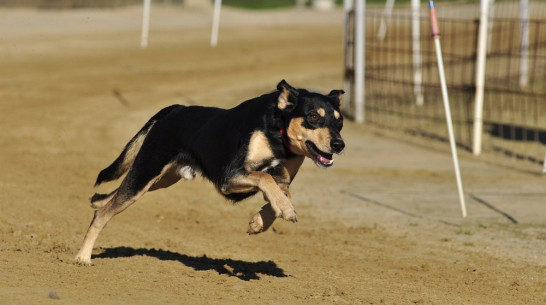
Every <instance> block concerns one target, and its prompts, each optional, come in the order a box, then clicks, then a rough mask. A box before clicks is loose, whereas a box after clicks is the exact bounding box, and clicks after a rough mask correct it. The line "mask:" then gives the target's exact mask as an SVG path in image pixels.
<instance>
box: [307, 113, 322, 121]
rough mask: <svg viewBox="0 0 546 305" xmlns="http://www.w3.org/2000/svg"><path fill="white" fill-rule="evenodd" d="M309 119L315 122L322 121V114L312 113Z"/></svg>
mask: <svg viewBox="0 0 546 305" xmlns="http://www.w3.org/2000/svg"><path fill="white" fill-rule="evenodd" d="M309 120H310V121H311V122H313V123H317V122H318V121H320V116H319V115H318V114H316V113H311V114H310V115H309Z"/></svg>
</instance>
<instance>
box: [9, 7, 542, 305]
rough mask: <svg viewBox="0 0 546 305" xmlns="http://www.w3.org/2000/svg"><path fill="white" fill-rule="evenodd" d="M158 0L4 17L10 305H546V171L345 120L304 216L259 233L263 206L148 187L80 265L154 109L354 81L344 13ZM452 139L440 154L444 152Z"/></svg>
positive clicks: (307, 186) (302, 189)
mask: <svg viewBox="0 0 546 305" xmlns="http://www.w3.org/2000/svg"><path fill="white" fill-rule="evenodd" d="M210 16H211V12H210V10H209V9H205V8H184V9H182V8H172V7H160V6H154V7H153V8H152V24H151V33H150V45H149V47H148V48H147V49H140V47H139V40H140V32H139V31H140V18H141V11H140V8H139V7H132V8H122V9H115V10H105V11H102V10H78V11H37V10H31V9H12V10H0V71H1V72H0V126H1V131H2V132H1V133H0V145H1V147H2V149H1V150H0V169H1V172H0V194H1V195H0V211H1V212H0V304H2V305H3V304H96V303H97V302H99V301H100V303H103V304H135V305H136V304H330V303H336V304H338V303H339V304H546V224H545V222H544V220H545V219H546V191H545V187H544V186H545V182H546V181H545V180H544V179H545V177H543V176H540V175H533V174H530V173H527V172H521V171H517V170H514V169H512V168H510V167H505V166H498V165H496V164H493V163H490V162H484V161H483V160H479V159H475V158H472V157H470V156H468V155H467V154H466V153H464V152H461V169H462V173H463V182H464V187H465V194H466V200H467V205H468V213H469V216H468V217H467V218H466V219H463V218H462V217H461V216H460V208H459V203H458V199H457V192H456V186H455V181H454V180H455V179H454V175H453V170H452V163H451V159H450V155H449V152H448V151H447V150H445V149H443V148H441V147H439V148H438V149H430V148H424V147H422V146H419V145H415V144H410V143H408V142H406V141H404V139H400V138H399V137H398V139H394V138H393V136H392V135H389V133H387V132H384V131H381V130H377V129H374V128H372V127H370V126H367V125H361V126H360V125H356V124H352V123H350V122H347V123H346V127H345V128H344V130H343V132H342V134H343V135H344V137H345V140H346V143H347V149H346V151H345V153H344V154H343V155H341V156H337V158H336V164H335V165H334V167H333V168H331V169H329V170H326V171H325V170H320V169H318V168H316V167H315V166H314V165H313V164H312V163H311V162H308V161H306V162H305V163H304V166H303V168H302V170H301V171H300V174H299V175H298V177H296V180H295V182H294V183H293V185H292V188H291V189H292V193H293V202H294V205H295V206H296V209H297V211H298V218H299V222H298V223H297V224H292V223H287V222H284V221H281V220H278V221H277V222H276V223H275V224H274V226H273V228H272V229H271V230H270V231H268V232H265V233H263V234H260V235H257V236H247V235H246V234H245V231H246V225H247V222H248V220H249V217H250V216H251V215H252V214H253V213H254V212H256V211H257V210H258V209H259V208H260V207H261V206H262V204H263V203H262V199H261V196H256V198H252V199H249V200H247V201H244V202H242V203H240V204H238V205H232V204H229V203H227V202H225V200H224V199H222V197H221V196H220V195H218V194H217V193H216V192H215V191H214V190H213V187H212V185H211V184H210V183H208V182H203V181H199V180H200V179H197V181H194V182H185V183H179V184H177V185H175V186H173V187H171V188H169V189H167V190H162V191H159V192H153V193H149V194H147V195H146V196H144V197H143V198H142V199H140V200H139V201H138V202H137V203H136V204H135V205H133V206H132V207H131V208H130V209H128V210H127V211H125V212H124V213H122V214H120V215H118V216H117V217H115V218H114V219H113V220H112V221H111V222H110V223H109V225H108V226H107V227H106V229H105V230H104V231H103V232H102V234H101V236H100V237H99V239H98V241H97V243H96V245H95V247H96V248H95V249H94V252H93V253H94V255H93V261H94V265H93V266H90V267H83V266H78V265H75V264H74V263H73V258H74V256H75V255H76V253H77V251H78V249H79V246H80V245H81V242H82V240H83V236H84V234H85V231H86V229H87V226H88V224H89V222H90V220H91V217H92V209H91V208H90V207H89V202H88V198H89V197H90V195H91V194H92V193H93V192H95V191H99V192H100V191H102V192H104V191H108V190H111V189H113V188H115V186H116V185H115V183H110V184H108V185H105V186H101V187H100V188H99V189H98V190H95V189H93V188H92V186H93V182H94V180H95V178H96V175H97V174H98V172H99V171H100V170H101V169H102V168H104V167H105V166H107V165H108V164H109V163H110V162H111V161H113V159H114V158H115V157H116V156H117V154H118V153H119V152H120V150H121V149H122V147H123V146H124V145H125V143H126V142H127V141H128V140H129V139H130V138H131V137H132V136H133V134H134V133H135V132H136V131H137V130H138V129H139V128H140V127H141V126H142V125H143V124H144V122H145V121H146V120H147V119H148V118H149V117H150V116H151V115H153V114H154V113H156V111H157V110H158V109H160V108H162V107H164V106H167V105H170V104H174V103H184V104H202V105H216V106H223V107H230V106H234V105H236V104H238V103H239V102H240V101H243V100H245V99H248V98H251V97H254V96H257V95H259V94H262V93H265V92H269V91H271V90H273V89H274V88H275V86H276V84H277V82H278V81H280V80H281V79H283V78H285V79H286V80H288V82H290V83H291V84H293V85H295V86H298V87H306V88H311V89H319V90H323V91H328V90H330V89H337V88H341V87H342V62H343V57H342V24H343V20H342V15H341V12H340V11H336V12H330V13H321V12H309V11H273V12H242V11H235V10H224V11H223V15H222V26H223V27H222V29H221V31H220V40H219V45H218V47H217V48H211V47H210V46H209V33H210V27H209V23H210V21H209V20H210ZM443 145H445V144H441V145H440V146H442V147H443Z"/></svg>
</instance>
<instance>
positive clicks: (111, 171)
mask: <svg viewBox="0 0 546 305" xmlns="http://www.w3.org/2000/svg"><path fill="white" fill-rule="evenodd" d="M178 107H181V106H180V105H172V106H169V107H166V108H163V109H161V110H160V111H159V112H158V113H156V114H155V115H154V116H153V117H152V118H151V119H150V120H148V122H146V124H144V126H143V127H142V129H140V131H139V132H138V133H137V134H136V135H135V136H134V137H133V138H132V139H131V140H130V141H129V143H127V145H125V148H124V149H123V151H122V152H121V154H120V155H119V156H118V157H117V159H116V160H114V162H112V164H110V166H108V167H107V168H105V169H103V170H102V171H101V172H100V173H99V175H98V176H97V181H96V182H95V186H98V185H99V184H101V183H103V182H108V181H112V180H116V179H118V178H119V177H121V176H122V175H123V174H125V172H127V170H129V168H130V167H131V165H133V162H134V161H135V158H136V156H137V154H138V152H139V150H140V147H141V146H142V143H143V142H144V139H145V138H146V136H147V135H148V132H149V131H150V129H152V127H153V126H154V124H155V123H156V122H157V121H159V120H161V119H163V118H164V117H165V116H167V115H168V114H169V113H171V112H172V111H173V110H174V109H175V108H178ZM96 195H99V194H96ZM93 197H95V196H93ZM95 199H97V198H96V197H95ZM91 201H93V199H92V200H91Z"/></svg>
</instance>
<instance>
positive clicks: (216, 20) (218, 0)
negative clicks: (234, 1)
mask: <svg viewBox="0 0 546 305" xmlns="http://www.w3.org/2000/svg"><path fill="white" fill-rule="evenodd" d="M221 8H222V0H214V12H213V14H212V32H211V34H210V46H211V47H216V46H217V45H218V28H219V27H220V9H221Z"/></svg>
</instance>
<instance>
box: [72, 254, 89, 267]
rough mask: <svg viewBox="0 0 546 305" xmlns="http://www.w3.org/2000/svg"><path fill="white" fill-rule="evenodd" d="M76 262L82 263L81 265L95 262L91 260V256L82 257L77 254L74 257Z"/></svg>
mask: <svg viewBox="0 0 546 305" xmlns="http://www.w3.org/2000/svg"><path fill="white" fill-rule="evenodd" d="M74 264H76V265H80V266H92V265H93V262H91V258H87V259H86V258H82V257H79V256H76V258H75V259H74Z"/></svg>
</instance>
